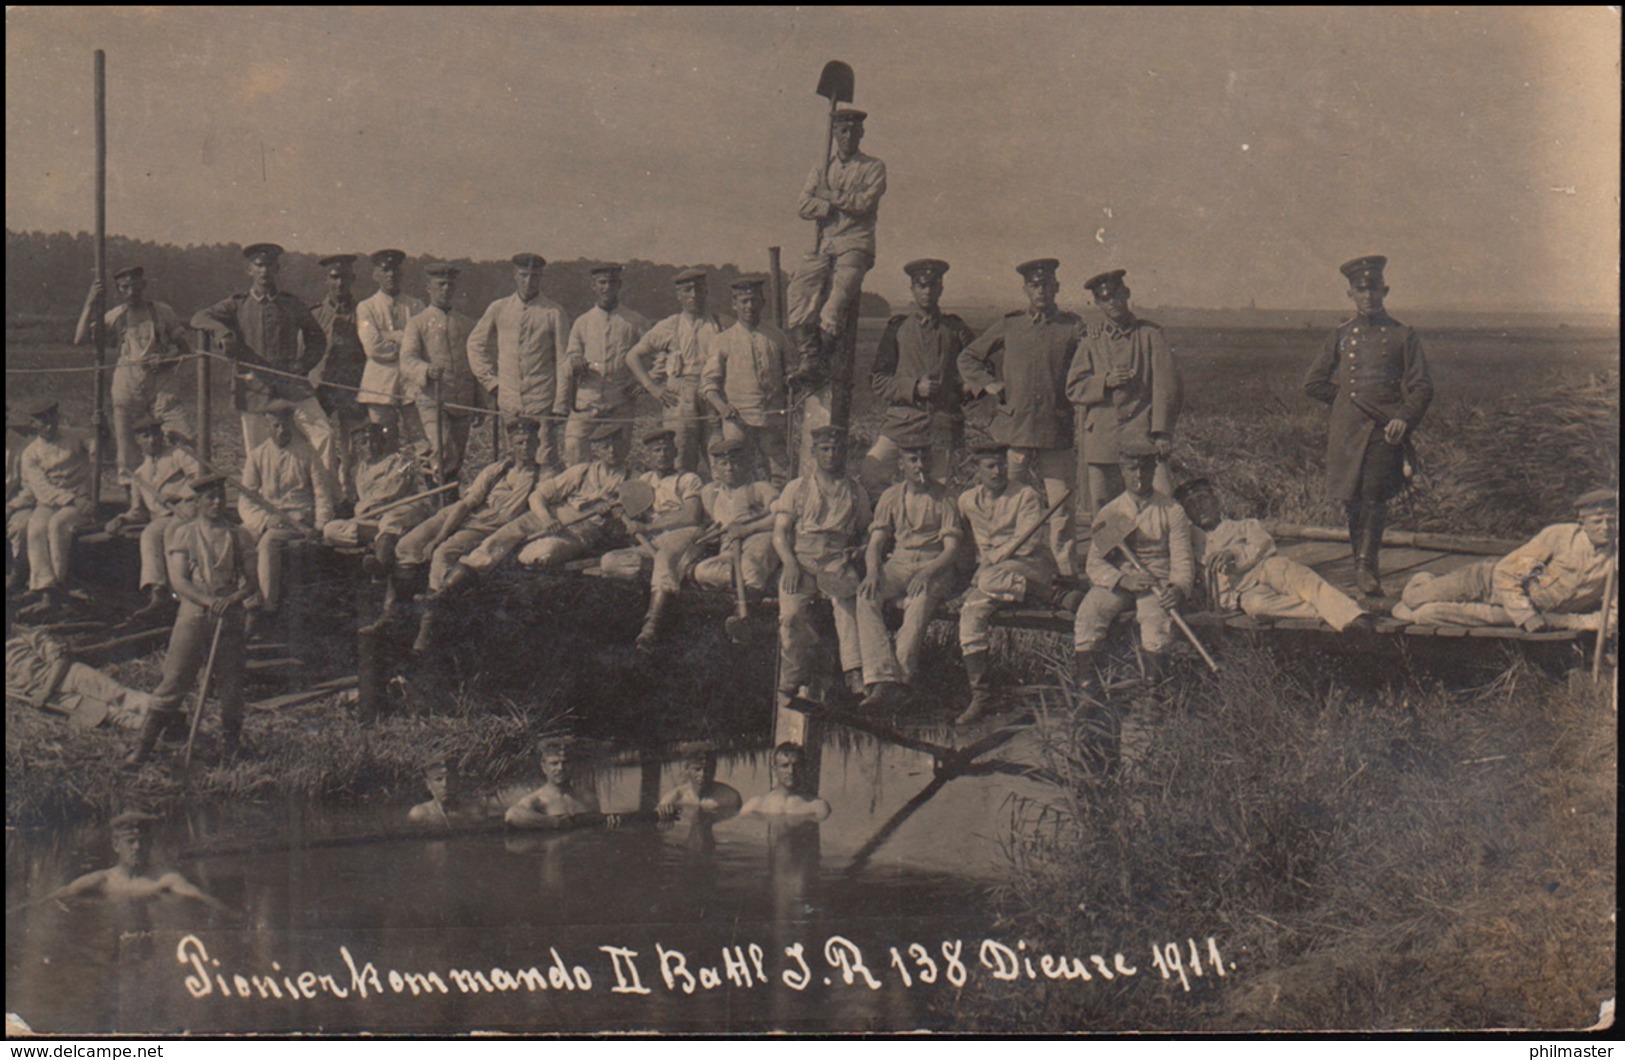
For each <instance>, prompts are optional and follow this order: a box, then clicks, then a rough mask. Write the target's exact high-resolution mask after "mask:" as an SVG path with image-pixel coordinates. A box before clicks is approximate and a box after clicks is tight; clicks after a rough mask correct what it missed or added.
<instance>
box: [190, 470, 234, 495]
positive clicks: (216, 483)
mask: <svg viewBox="0 0 1625 1060" xmlns="http://www.w3.org/2000/svg"><path fill="white" fill-rule="evenodd" d="M187 486H188V487H189V488H190V489H191V491H192V496H194V497H197V496H201V495H202V494H204V493H207V492H209V491H210V490H223V489H225V488H226V476H224V475H222V474H219V473H218V472H214V471H207V472H204V473H203V474H201V475H195V476H193V478H192V481H191V482H188V483H187Z"/></svg>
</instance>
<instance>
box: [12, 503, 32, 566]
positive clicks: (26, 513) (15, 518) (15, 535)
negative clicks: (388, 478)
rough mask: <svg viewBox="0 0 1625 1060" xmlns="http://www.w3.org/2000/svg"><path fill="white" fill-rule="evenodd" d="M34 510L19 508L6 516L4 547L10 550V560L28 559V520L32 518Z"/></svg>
mask: <svg viewBox="0 0 1625 1060" xmlns="http://www.w3.org/2000/svg"><path fill="white" fill-rule="evenodd" d="M33 515H34V509H32V508H19V509H18V510H16V511H14V512H12V513H11V514H10V515H8V516H6V547H7V548H9V549H11V557H10V558H11V559H13V560H19V561H20V560H24V559H26V558H27V557H28V520H29V519H31V518H33Z"/></svg>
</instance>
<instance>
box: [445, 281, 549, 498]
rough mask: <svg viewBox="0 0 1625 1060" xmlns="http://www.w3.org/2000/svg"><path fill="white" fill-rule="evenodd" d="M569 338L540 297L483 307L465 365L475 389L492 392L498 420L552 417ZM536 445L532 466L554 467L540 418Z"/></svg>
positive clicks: (510, 298)
mask: <svg viewBox="0 0 1625 1060" xmlns="http://www.w3.org/2000/svg"><path fill="white" fill-rule="evenodd" d="M569 333H570V325H569V322H568V321H566V320H565V319H564V308H563V307H562V306H560V305H559V304H558V303H557V302H553V301H550V300H549V299H546V298H544V297H542V296H541V295H539V294H538V295H537V296H536V297H535V298H533V299H531V300H530V301H528V302H526V301H524V300H522V299H521V298H520V297H519V295H518V294H511V295H509V296H508V297H506V298H499V299H497V300H496V301H495V302H492V303H491V304H490V305H489V306H487V307H486V310H485V313H484V315H482V316H481V317H480V319H479V322H478V323H476V324H475V325H474V330H473V331H472V332H470V333H469V336H468V364H469V367H470V368H472V369H473V370H474V377H475V378H476V379H478V380H479V381H480V385H481V386H483V387H484V388H485V389H486V390H487V391H488V392H495V393H496V396H497V411H499V412H501V413H502V415H503V418H505V419H511V418H512V417H514V416H532V417H536V418H538V419H542V418H543V417H547V416H551V415H552V413H553V402H554V400H555V398H556V397H557V396H558V394H557V385H558V378H559V375H558V372H559V365H560V362H562V361H563V359H564V340H565V337H566V336H568V335H569ZM537 440H538V443H539V444H538V446H537V449H536V462H537V463H539V464H541V465H543V466H544V467H553V466H556V465H557V462H558V452H557V451H556V450H555V449H554V447H553V432H552V430H551V429H550V428H549V426H548V422H547V421H546V420H545V419H544V420H543V423H542V431H541V433H540V435H539V437H538V439H537Z"/></svg>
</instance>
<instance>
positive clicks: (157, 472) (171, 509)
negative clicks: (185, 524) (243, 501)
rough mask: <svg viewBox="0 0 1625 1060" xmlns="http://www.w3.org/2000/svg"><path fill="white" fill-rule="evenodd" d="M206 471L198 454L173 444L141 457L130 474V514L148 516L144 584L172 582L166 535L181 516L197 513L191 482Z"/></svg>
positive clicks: (143, 530)
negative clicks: (194, 510) (143, 457)
mask: <svg viewBox="0 0 1625 1060" xmlns="http://www.w3.org/2000/svg"><path fill="white" fill-rule="evenodd" d="M201 474H203V465H202V464H199V463H198V462H197V458H196V457H194V456H193V455H192V454H191V453H188V452H186V451H184V450H182V449H180V448H177V447H171V448H169V449H167V450H165V451H164V452H161V453H159V454H158V455H157V456H149V457H146V458H145V459H143V460H142V461H141V466H140V467H138V468H136V469H135V473H134V474H132V475H131V476H130V515H132V516H135V517H136V518H140V517H141V516H142V515H145V516H146V517H147V518H148V520H149V521H148V523H147V525H146V526H144V527H142V528H141V588H143V589H155V588H162V587H163V586H166V585H168V584H169V571H168V569H167V568H168V563H167V562H166V561H165V559H164V535H165V534H166V533H168V532H169V528H170V526H171V525H172V524H173V523H174V522H175V521H176V520H177V519H179V520H187V519H191V518H192V517H193V516H194V514H195V513H194V512H193V510H192V503H191V497H192V492H191V490H190V489H189V488H188V486H187V483H189V482H190V481H191V480H192V479H194V478H196V477H197V476H198V475H201Z"/></svg>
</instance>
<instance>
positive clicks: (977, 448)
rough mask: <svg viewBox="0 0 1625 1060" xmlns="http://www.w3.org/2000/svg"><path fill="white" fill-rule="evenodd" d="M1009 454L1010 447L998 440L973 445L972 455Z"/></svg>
mask: <svg viewBox="0 0 1625 1060" xmlns="http://www.w3.org/2000/svg"><path fill="white" fill-rule="evenodd" d="M1009 454H1010V447H1009V446H1008V445H1001V444H1000V443H998V442H983V443H981V444H980V445H973V446H971V455H972V456H1008V455H1009Z"/></svg>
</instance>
